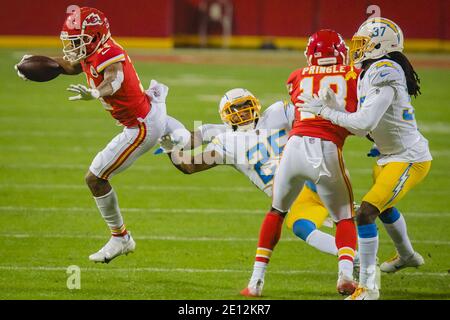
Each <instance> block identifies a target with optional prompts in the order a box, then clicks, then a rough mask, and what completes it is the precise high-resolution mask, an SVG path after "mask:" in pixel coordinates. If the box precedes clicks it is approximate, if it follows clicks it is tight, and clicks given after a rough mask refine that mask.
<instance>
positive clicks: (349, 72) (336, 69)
mask: <svg viewBox="0 0 450 320" xmlns="http://www.w3.org/2000/svg"><path fill="white" fill-rule="evenodd" d="M359 72H360V70H359V69H355V68H353V69H352V68H351V67H350V66H345V65H339V64H338V65H332V66H309V67H305V68H302V69H298V70H295V71H294V72H292V74H291V75H290V76H289V79H288V80H287V86H288V90H289V94H290V96H291V101H292V103H294V104H295V103H297V102H300V100H299V99H298V98H297V97H298V96H299V95H301V94H308V95H313V94H314V93H315V94H318V92H319V90H320V89H322V88H327V87H330V88H331V89H333V90H334V92H335V93H336V97H337V99H338V101H342V100H343V101H344V102H345V110H346V111H347V112H355V111H356V108H357V106H358V98H357V93H356V90H357V81H358V74H359ZM349 134H351V133H350V132H349V131H348V130H347V129H344V128H342V127H339V126H337V125H335V124H332V123H331V122H330V121H329V120H325V119H322V118H321V117H318V116H315V115H313V114H311V113H309V112H304V111H303V112H300V111H299V110H298V109H296V111H295V120H294V123H293V126H292V130H291V132H290V133H289V135H290V136H292V135H301V136H309V137H316V138H321V139H324V140H329V141H332V142H334V143H335V144H336V145H337V146H338V147H339V148H342V146H343V145H344V141H345V138H346V137H347V136H348V135H349Z"/></svg>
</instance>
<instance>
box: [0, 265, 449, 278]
mask: <svg viewBox="0 0 450 320" xmlns="http://www.w3.org/2000/svg"><path fill="white" fill-rule="evenodd" d="M67 267H68V266H67ZM67 267H64V266H29V267H24V266H11V265H0V270H3V271H63V272H66V270H67ZM80 269H81V271H83V272H125V273H132V272H161V273H174V272H181V273H248V272H249V270H241V269H195V268H154V267H137V268H136V267H134V268H109V267H105V268H95V267H88V268H80ZM270 273H271V274H282V275H291V274H311V275H335V274H336V273H335V272H331V271H317V270H271V271H270ZM402 276H416V277H430V276H431V277H448V276H449V274H448V273H445V272H408V273H402Z"/></svg>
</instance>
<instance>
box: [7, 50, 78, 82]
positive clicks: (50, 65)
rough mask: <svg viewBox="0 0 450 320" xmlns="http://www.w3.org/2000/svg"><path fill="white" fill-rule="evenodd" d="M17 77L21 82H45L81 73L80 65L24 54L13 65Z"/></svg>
mask: <svg viewBox="0 0 450 320" xmlns="http://www.w3.org/2000/svg"><path fill="white" fill-rule="evenodd" d="M14 69H15V70H16V71H17V75H18V76H19V77H20V78H21V79H23V80H31V81H37V82H47V81H50V80H53V79H55V78H56V77H58V76H59V75H60V74H68V75H75V74H79V73H81V72H82V68H81V64H80V63H75V64H71V63H69V62H68V61H65V60H64V59H63V58H62V57H47V56H40V55H29V54H26V55H24V56H23V57H22V59H21V60H20V61H19V62H18V63H17V64H16V65H14Z"/></svg>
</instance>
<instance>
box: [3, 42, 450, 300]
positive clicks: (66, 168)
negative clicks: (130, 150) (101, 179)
mask: <svg viewBox="0 0 450 320" xmlns="http://www.w3.org/2000/svg"><path fill="white" fill-rule="evenodd" d="M29 52H31V53H43V54H48V55H56V54H59V52H58V51H54V50H52V49H41V50H38V49H34V50H31V51H28V53H29ZM24 53H26V52H25V51H24V50H23V49H17V50H11V49H1V50H0V70H1V73H0V84H1V87H0V146H1V148H0V226H1V228H2V232H1V233H0V248H1V249H0V299H170V300H181V299H245V298H243V297H241V296H240V295H239V291H240V290H241V289H242V288H244V287H245V285H246V284H247V281H248V279H249V277H250V275H251V268H252V265H253V259H254V254H255V249H256V242H257V236H258V232H259V227H260V223H261V221H262V219H263V217H264V215H265V212H266V211H267V209H268V208H269V206H270V200H269V199H268V198H267V197H266V196H265V194H264V193H263V192H261V191H259V190H258V189H256V187H254V186H253V185H252V184H251V183H250V182H249V181H248V180H247V178H246V177H244V176H243V175H241V174H239V173H238V172H237V171H236V170H234V169H232V168H230V167H220V168H214V169H212V170H210V171H207V172H202V173H198V174H195V175H191V176H188V175H183V174H182V173H180V172H179V171H177V170H176V169H175V168H173V167H172V166H171V164H170V163H169V161H168V159H167V158H166V157H165V156H154V155H153V154H152V153H148V154H147V155H144V156H143V157H141V158H140V159H139V160H138V161H137V162H136V163H135V165H134V166H132V167H131V168H130V169H128V170H127V171H125V172H123V173H121V174H120V175H118V176H116V177H114V178H113V180H112V184H113V186H114V188H115V190H116V191H117V193H118V195H119V201H120V205H121V207H122V212H123V215H124V218H125V223H126V224H127V227H128V229H129V230H131V231H132V234H133V236H134V238H135V240H136V241H137V247H136V252H135V253H133V254H131V255H128V256H127V257H119V258H117V259H116V260H114V261H112V262H111V263H110V264H107V265H106V264H93V263H91V262H89V261H88V256H89V254H91V253H93V252H95V251H97V250H98V249H100V247H101V246H102V245H103V244H104V243H105V242H106V241H107V240H108V238H109V231H108V229H107V227H106V226H105V224H104V222H103V220H102V219H101V216H100V214H99V213H98V212H97V209H96V207H95V204H94V201H93V199H92V197H91V195H90V193H89V191H88V189H87V187H86V186H85V183H84V174H85V173H86V171H87V168H88V166H89V164H90V162H91V160H92V159H93V157H94V156H95V155H96V153H97V152H98V151H99V150H101V149H102V148H103V147H104V146H105V145H106V144H107V143H108V142H109V141H110V139H111V138H112V137H113V136H114V135H115V134H117V133H119V132H120V131H121V128H120V127H118V126H116V125H115V122H114V120H113V119H112V118H111V117H110V116H109V114H108V113H106V112H105V111H104V110H103V109H102V106H101V104H100V103H99V102H96V101H89V102H71V101H68V99H67V98H68V96H69V92H67V91H66V88H67V87H68V85H69V84H71V83H84V82H85V79H84V76H82V75H79V76H73V77H69V76H60V77H59V78H57V79H55V80H53V81H52V82H49V83H33V82H29V81H28V82H24V81H22V80H21V79H19V78H18V77H17V76H16V75H15V71H14V70H13V65H14V63H16V62H17V61H19V60H20V58H21V56H22V54H24ZM130 55H131V57H132V58H133V59H134V62H135V67H136V70H137V72H138V74H139V76H140V79H141V80H142V84H143V85H144V87H147V86H148V84H149V82H150V80H151V79H157V80H159V81H160V82H163V83H165V84H167V85H168V86H169V87H170V92H169V96H168V99H167V105H168V111H169V113H170V114H171V115H172V116H174V117H176V118H178V119H179V120H181V121H182V122H183V123H185V125H186V126H187V127H188V128H190V129H192V128H193V127H194V121H199V120H201V121H203V123H211V122H212V123H218V122H219V121H220V120H219V117H218V113H217V108H218V102H219V100H220V97H221V95H222V94H223V93H224V92H225V91H227V90H228V89H230V88H233V87H245V88H248V89H249V90H250V91H252V92H253V93H254V94H255V95H256V96H258V97H259V98H260V100H261V102H262V104H263V106H268V105H269V104H270V103H272V102H275V101H276V100H279V99H285V98H287V95H286V90H285V85H284V82H285V80H286V79H287V77H288V75H289V74H290V72H291V71H292V70H294V69H295V68H297V67H299V66H302V65H303V64H304V58H303V55H302V53H300V52H275V51H220V50H212V51H196V50H177V51H152V50H131V51H130ZM411 58H412V61H413V64H416V65H417V71H418V73H419V75H420V77H421V80H422V82H421V85H422V93H423V94H422V95H421V96H420V97H419V98H418V99H416V100H413V104H414V106H415V107H416V117H417V119H418V123H419V126H420V129H421V132H422V133H423V134H424V135H425V136H426V137H427V138H428V139H429V141H430V146H431V150H432V153H433V156H434V161H433V164H432V169H431V172H430V174H429V176H428V177H427V179H426V180H425V181H424V182H423V183H422V184H420V185H419V186H418V187H417V188H416V189H414V190H413V191H411V193H410V194H408V195H407V196H406V198H405V199H404V200H403V201H401V203H400V204H399V205H398V208H399V209H400V210H401V211H402V212H403V213H404V216H405V218H406V220H407V222H408V227H409V234H410V236H411V239H412V240H413V244H414V246H415V248H416V250H417V251H419V252H420V253H421V254H422V255H423V256H424V258H425V260H426V264H425V265H424V266H423V267H421V268H420V269H417V270H416V269H414V270H404V271H401V272H399V273H398V274H394V275H383V276H382V296H381V297H382V299H449V298H450V275H449V272H450V233H449V230H450V209H449V207H450V198H449V196H450V172H449V170H448V163H449V162H450V113H449V110H450V102H449V101H450V91H449V83H450V69H449V65H450V56H445V55H411ZM370 146H371V144H370V143H369V142H368V141H365V140H363V139H360V138H356V137H351V138H349V139H348V141H347V145H346V147H345V149H344V154H345V158H346V163H347V166H348V168H349V170H350V174H351V178H352V183H353V187H354V193H355V199H356V200H357V201H360V200H361V198H362V196H363V195H364V193H365V192H366V191H367V190H368V188H369V187H370V185H371V167H372V165H373V163H374V161H373V159H371V158H367V157H366V153H367V151H368V150H369V149H370ZM446 168H447V169H446ZM323 230H324V231H326V232H331V233H333V232H334V230H332V229H329V228H324V229H323ZM379 230H380V250H379V258H380V260H381V261H384V260H386V259H388V258H390V257H391V255H392V254H393V253H394V248H393V245H392V243H391V242H390V240H389V238H388V236H387V234H386V232H385V231H384V229H383V227H382V225H381V224H379ZM336 262H337V259H336V258H335V257H332V256H328V255H325V254H322V253H319V252H317V251H315V250H314V249H312V248H310V247H308V246H307V245H306V244H304V243H303V242H302V241H301V240H299V239H297V238H296V237H295V236H293V235H292V234H291V233H290V231H289V230H287V229H284V230H283V235H282V239H281V241H280V242H279V244H278V246H277V247H276V250H275V252H274V254H273V256H272V261H271V264H270V266H269V269H268V274H267V276H266V284H265V288H264V297H263V299H290V300H292V299H342V297H340V296H339V295H337V293H336V289H335V284H336V276H337V263H336ZM70 265H76V266H79V267H80V268H81V289H80V290H69V289H68V288H67V286H66V281H67V277H68V274H67V273H66V269H67V267H68V266H70Z"/></svg>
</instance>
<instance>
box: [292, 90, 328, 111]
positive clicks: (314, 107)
mask: <svg viewBox="0 0 450 320" xmlns="http://www.w3.org/2000/svg"><path fill="white" fill-rule="evenodd" d="M297 99H299V100H303V103H300V102H297V103H296V104H295V106H296V107H298V108H299V110H300V111H304V112H310V113H312V114H315V115H317V116H320V114H321V113H322V110H323V108H325V106H324V103H323V101H322V100H321V99H320V98H319V97H318V96H317V94H314V95H313V96H310V95H305V94H302V95H300V96H298V97H297Z"/></svg>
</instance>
